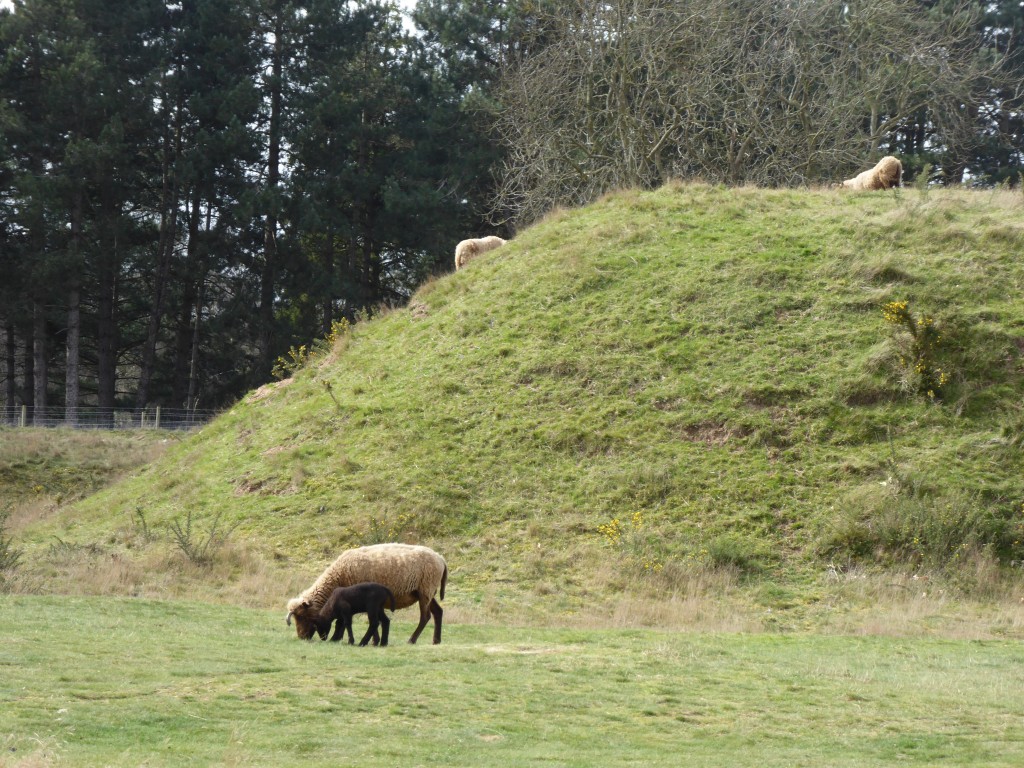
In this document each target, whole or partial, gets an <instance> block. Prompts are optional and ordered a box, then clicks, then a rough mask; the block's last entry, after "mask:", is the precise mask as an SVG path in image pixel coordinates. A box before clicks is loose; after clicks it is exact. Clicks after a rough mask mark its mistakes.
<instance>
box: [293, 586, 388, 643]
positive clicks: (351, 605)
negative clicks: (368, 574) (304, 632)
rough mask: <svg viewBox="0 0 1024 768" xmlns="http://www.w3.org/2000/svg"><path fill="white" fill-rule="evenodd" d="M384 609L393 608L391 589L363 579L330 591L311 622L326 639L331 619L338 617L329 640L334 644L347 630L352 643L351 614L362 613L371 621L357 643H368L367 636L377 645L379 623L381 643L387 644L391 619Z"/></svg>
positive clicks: (323, 638)
mask: <svg viewBox="0 0 1024 768" xmlns="http://www.w3.org/2000/svg"><path fill="white" fill-rule="evenodd" d="M385 608H388V609H389V610H391V611H394V610H395V596H394V594H392V592H391V590H390V589H388V588H387V587H385V586H384V585H383V584H378V583H376V582H373V581H364V582H361V583H359V584H353V585H352V586H351V587H338V588H337V589H335V590H334V591H333V592H331V596H330V597H329V598H327V602H326V603H324V604H323V607H322V608H321V609H320V613H319V615H318V616H317V617H316V618H315V619H314V620H313V623H314V624H315V625H316V631H317V633H318V634H319V635H320V639H321V640H325V639H327V634H328V633H329V632H330V631H331V622H332V621H334V620H335V619H337V621H338V623H337V625H336V626H335V628H334V636H333V637H332V638H331V642H332V643H336V642H338V641H339V640H341V637H342V635H343V634H344V633H345V632H346V631H347V632H348V644H349V645H353V644H354V643H355V638H354V637H353V636H352V616H353V615H354V614H357V613H365V614H366V618H367V619H369V621H370V627H369V629H367V630H366V634H365V635H363V639H362V640H360V641H359V645H360V646H363V645H366V644H367V643H368V642H370V638H373V640H374V644H376V642H377V627H378V625H380V627H381V631H380V644H381V645H387V644H388V629H389V627H390V626H391V620H390V619H389V618H388V616H387V614H386V613H385V612H384V609H385Z"/></svg>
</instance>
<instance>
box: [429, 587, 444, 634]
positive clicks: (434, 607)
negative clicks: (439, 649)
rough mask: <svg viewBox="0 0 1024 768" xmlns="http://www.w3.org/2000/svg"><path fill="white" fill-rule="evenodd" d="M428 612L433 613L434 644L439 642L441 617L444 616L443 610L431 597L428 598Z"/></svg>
mask: <svg viewBox="0 0 1024 768" xmlns="http://www.w3.org/2000/svg"><path fill="white" fill-rule="evenodd" d="M430 612H431V613H432V614H433V615H434V645H438V644H439V643H440V642H441V617H442V616H444V610H443V609H442V608H441V604H440V603H438V602H437V600H434V599H433V598H431V599H430Z"/></svg>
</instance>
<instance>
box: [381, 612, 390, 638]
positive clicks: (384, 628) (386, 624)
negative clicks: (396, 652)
mask: <svg viewBox="0 0 1024 768" xmlns="http://www.w3.org/2000/svg"><path fill="white" fill-rule="evenodd" d="M380 625H381V629H380V645H381V647H382V648H383V647H384V646H385V645H387V644H388V631H389V630H390V629H391V619H389V618H388V615H387V614H386V613H385V612H384V610H383V609H381V612H380Z"/></svg>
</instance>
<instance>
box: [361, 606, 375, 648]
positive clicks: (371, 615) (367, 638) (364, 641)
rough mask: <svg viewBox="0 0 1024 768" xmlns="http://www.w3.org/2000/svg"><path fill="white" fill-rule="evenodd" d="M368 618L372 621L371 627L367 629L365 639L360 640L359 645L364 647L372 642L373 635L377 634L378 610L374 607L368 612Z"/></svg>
mask: <svg viewBox="0 0 1024 768" xmlns="http://www.w3.org/2000/svg"><path fill="white" fill-rule="evenodd" d="M366 618H367V619H368V620H369V622H370V626H369V628H368V629H367V630H366V634H365V635H363V639H362V640H360V641H359V647H360V648H362V647H364V646H365V645H366V644H367V643H369V642H370V638H371V637H376V636H377V611H374V610H373V609H372V608H371V609H370V610H368V611H367V612H366Z"/></svg>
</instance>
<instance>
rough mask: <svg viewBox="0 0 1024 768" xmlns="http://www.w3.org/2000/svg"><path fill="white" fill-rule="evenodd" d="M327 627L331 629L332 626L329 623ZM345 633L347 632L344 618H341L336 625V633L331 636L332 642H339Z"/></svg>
mask: <svg viewBox="0 0 1024 768" xmlns="http://www.w3.org/2000/svg"><path fill="white" fill-rule="evenodd" d="M327 629H328V631H330V626H329V625H328V627H327ZM344 634H345V622H344V620H343V619H340V618H339V619H338V623H337V624H335V625H334V635H333V636H332V637H331V642H332V643H336V642H338V641H339V640H341V638H342V635H344Z"/></svg>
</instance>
